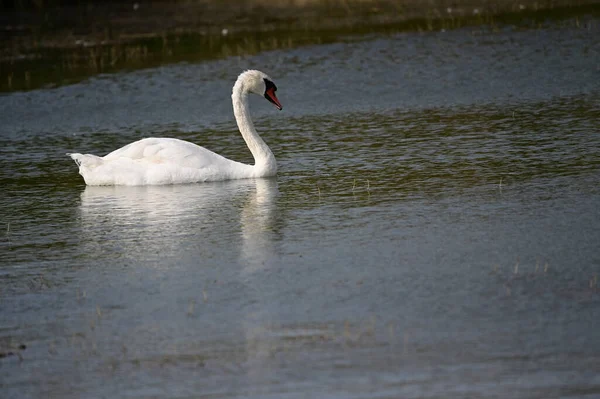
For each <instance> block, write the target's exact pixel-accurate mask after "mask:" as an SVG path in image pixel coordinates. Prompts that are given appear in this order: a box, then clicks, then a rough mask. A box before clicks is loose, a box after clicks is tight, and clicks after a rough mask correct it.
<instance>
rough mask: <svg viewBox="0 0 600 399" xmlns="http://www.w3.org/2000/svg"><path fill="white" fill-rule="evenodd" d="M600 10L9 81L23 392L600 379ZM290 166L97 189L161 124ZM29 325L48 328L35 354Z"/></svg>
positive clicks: (514, 390) (8, 245)
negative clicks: (251, 82)
mask: <svg viewBox="0 0 600 399" xmlns="http://www.w3.org/2000/svg"><path fill="white" fill-rule="evenodd" d="M599 35H600V21H599V20H588V21H586V22H585V23H580V24H579V26H576V24H575V23H573V24H566V26H563V27H558V26H554V27H547V28H544V29H539V30H525V31H520V30H513V29H510V28H503V29H501V30H500V31H499V32H488V31H481V30H471V29H469V30H457V31H450V32H438V33H428V34H416V33H415V34H400V35H395V36H374V37H370V38H360V40H355V39H356V38H351V39H350V40H348V42H346V43H338V44H332V45H325V46H316V47H305V48H300V49H296V50H286V51H275V52H269V53H263V54H260V55H258V56H255V57H250V58H229V59H225V60H222V61H217V62H211V63H203V64H179V65H175V66H170V67H163V68H160V69H153V70H146V71H141V72H131V73H123V74H116V75H107V76H100V77H97V78H94V79H91V80H89V81H86V82H83V83H80V84H77V85H72V86H66V87H62V88H56V89H51V90H36V91H31V92H21V93H12V94H6V95H3V96H2V97H0V162H1V163H0V165H1V168H0V184H1V185H2V195H1V196H0V223H1V226H0V227H1V230H2V238H1V240H0V255H1V256H0V352H1V353H2V354H3V355H4V357H2V358H0V389H1V391H2V397H6V398H40V397H53V398H84V397H85V398H87V397H89V398H92V397H94V398H100V397H107V398H113V397H136V398H138V397H139V398H141V397H144V398H147V397H156V398H197V397H214V398H242V397H243V398H305V397H314V398H397V397H404V398H433V397H456V398H459V397H460V398H462V397H486V398H495V397H510V398H518V397H531V398H548V397H573V398H592V397H600V373H598V370H600V335H599V333H598V331H600V288H599V285H598V279H599V278H598V277H599V275H600V249H599V248H600V42H598V39H597V38H598V37H599ZM247 68H258V69H262V70H265V71H266V72H268V73H269V74H270V75H271V76H272V77H273V78H274V80H275V81H276V83H277V85H278V87H279V91H278V96H279V98H280V100H281V102H282V103H283V105H284V111H283V112H277V111H276V110H274V109H273V107H272V106H271V105H270V104H268V103H267V102H266V101H264V100H262V99H260V98H258V97H257V98H256V99H254V101H253V102H252V108H253V113H254V115H255V120H256V125H257V127H258V129H259V130H260V131H261V132H262V135H263V137H264V138H265V140H266V141H267V142H268V143H269V145H270V146H271V147H272V148H273V150H274V152H275V154H276V156H277V158H278V161H279V164H280V174H279V176H278V177H277V178H276V179H264V180H256V181H253V180H249V181H234V182H223V183H211V184H198V185H182V186H167V187H132V188H125V187H87V188H86V187H85V186H84V184H83V181H82V179H81V177H80V176H79V175H78V174H77V168H76V166H75V164H74V163H72V162H71V161H70V159H68V158H67V157H65V156H64V154H65V153H66V152H70V151H81V152H91V153H96V154H105V153H107V152H109V151H111V150H112V149H115V148H117V147H120V146H122V145H125V144H127V143H128V142H131V141H133V140H136V139H139V138H142V137H147V136H154V137H160V136H171V137H178V138H182V139H186V140H190V141H193V142H196V143H198V144H201V145H204V146H206V147H208V148H210V149H212V150H214V151H217V152H219V153H221V154H223V155H226V156H228V157H231V158H235V159H237V160H240V161H245V162H251V158H250V155H249V152H248V151H247V149H246V148H245V145H244V143H243V141H242V139H241V137H240V136H239V134H238V133H237V131H236V127H235V124H234V121H233V116H232V112H231V104H230V91H231V86H232V83H233V81H234V80H235V77H236V76H237V74H238V73H239V72H240V71H241V70H243V69H247ZM20 345H25V348H24V349H23V348H21V349H19V346H20Z"/></svg>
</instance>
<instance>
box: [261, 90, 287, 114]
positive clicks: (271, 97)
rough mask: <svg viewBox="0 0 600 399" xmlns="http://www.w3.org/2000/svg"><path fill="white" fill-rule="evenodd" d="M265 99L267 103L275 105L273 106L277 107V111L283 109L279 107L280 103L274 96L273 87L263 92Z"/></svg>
mask: <svg viewBox="0 0 600 399" xmlns="http://www.w3.org/2000/svg"><path fill="white" fill-rule="evenodd" d="M265 98H266V99H267V100H269V101H271V102H272V103H273V104H275V106H276V107H277V109H278V110H280V111H281V110H282V109H283V107H282V106H281V103H280V102H279V100H278V99H277V96H276V95H275V88H274V87H269V88H268V89H267V91H265Z"/></svg>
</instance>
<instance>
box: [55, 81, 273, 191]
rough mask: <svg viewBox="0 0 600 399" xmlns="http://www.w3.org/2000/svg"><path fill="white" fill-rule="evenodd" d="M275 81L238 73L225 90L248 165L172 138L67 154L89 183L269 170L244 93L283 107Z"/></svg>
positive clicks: (242, 175)
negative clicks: (97, 152) (105, 152)
mask: <svg viewBox="0 0 600 399" xmlns="http://www.w3.org/2000/svg"><path fill="white" fill-rule="evenodd" d="M276 91H277V86H275V83H273V80H272V79H271V78H270V77H269V76H268V75H266V74H265V73H263V72H261V71H257V70H248V71H245V72H243V73H241V74H240V75H239V76H238V78H237V81H236V82H235V85H234V86H233V91H232V94H231V100H232V102H233V113H234V115H235V120H236V122H237V125H238V128H239V130H240V133H241V134H242V137H243V138H244V141H245V142H246V144H247V145H248V148H249V149H250V152H251V153H252V156H253V157H254V162H255V164H254V165H246V164H243V163H240V162H236V161H232V160H230V159H227V158H225V157H223V156H221V155H219V154H216V153H214V152H212V151H210V150H207V149H206V148H203V147H200V146H198V145H196V144H193V143H190V142H188V141H183V140H179V139H174V138H145V139H142V140H139V141H136V142H133V143H131V144H128V145H126V146H124V147H122V148H119V149H117V150H115V151H113V152H111V153H110V154H108V155H105V156H103V157H99V156H96V155H91V154H78V153H72V154H67V155H68V156H70V157H71V158H72V159H73V160H74V161H75V163H76V164H77V166H79V174H80V175H81V176H83V179H84V180H85V183H86V184H87V185H89V186H113V185H124V186H142V185H159V184H181V183H198V182H206V181H220V180H231V179H247V178H253V177H268V176H274V175H275V174H276V173H277V163H276V161H275V156H274V155H273V153H272V152H271V149H270V148H269V147H268V146H267V144H266V143H265V142H264V141H263V140H262V139H261V138H260V136H259V135H258V133H257V132H256V129H255V128H254V124H253V123H252V119H251V118H250V111H249V108H248V93H254V94H258V95H261V96H264V97H265V98H266V99H267V100H269V101H270V102H272V103H273V104H274V105H275V107H277V109H279V110H282V109H283V107H282V106H281V103H280V102H279V100H278V99H277V96H276V95H275V92H276Z"/></svg>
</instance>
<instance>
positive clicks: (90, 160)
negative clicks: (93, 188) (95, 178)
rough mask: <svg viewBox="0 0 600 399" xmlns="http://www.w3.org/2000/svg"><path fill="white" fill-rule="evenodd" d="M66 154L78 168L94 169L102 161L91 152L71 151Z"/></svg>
mask: <svg viewBox="0 0 600 399" xmlns="http://www.w3.org/2000/svg"><path fill="white" fill-rule="evenodd" d="M67 155H68V156H70V157H71V159H73V161H75V163H76V164H77V166H79V167H80V168H81V167H84V168H88V169H94V168H95V167H96V166H99V165H102V163H103V162H104V160H103V159H102V158H101V157H98V156H96V155H91V154H78V153H72V154H67Z"/></svg>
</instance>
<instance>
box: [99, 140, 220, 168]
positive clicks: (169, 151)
mask: <svg viewBox="0 0 600 399" xmlns="http://www.w3.org/2000/svg"><path fill="white" fill-rule="evenodd" d="M123 158H127V159H131V160H133V161H136V162H139V163H147V164H170V165H177V166H180V167H186V168H195V169H202V168H206V167H213V166H215V165H217V164H220V163H223V162H225V163H227V162H230V161H229V160H227V159H226V158H224V157H222V156H221V155H219V154H216V153H214V152H212V151H210V150H207V149H206V148H203V147H200V146H198V145H196V144H194V143H190V142H188V141H183V140H178V139H170V138H148V139H142V140H139V141H136V142H134V143H131V144H128V145H126V146H125V147H122V148H119V149H118V150H115V151H113V152H111V153H110V154H108V155H106V156H105V157H104V160H106V161H112V160H117V159H123Z"/></svg>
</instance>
